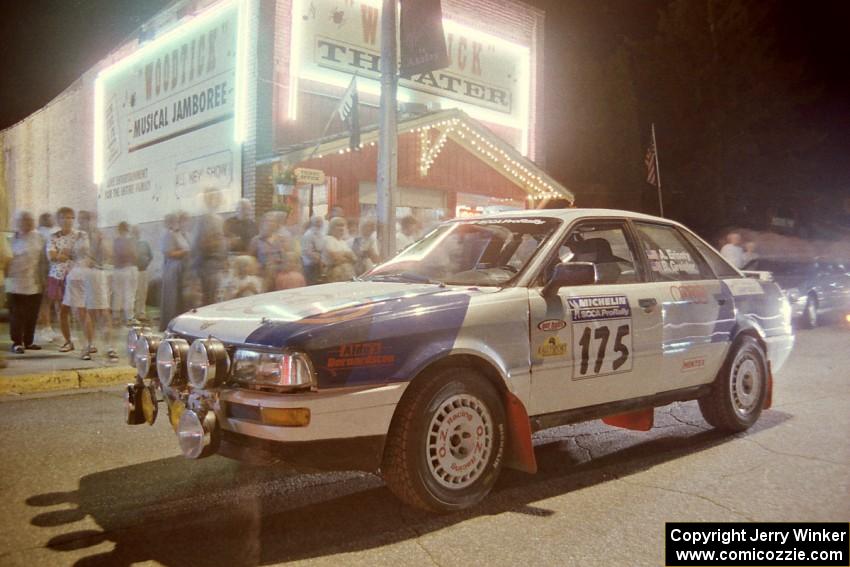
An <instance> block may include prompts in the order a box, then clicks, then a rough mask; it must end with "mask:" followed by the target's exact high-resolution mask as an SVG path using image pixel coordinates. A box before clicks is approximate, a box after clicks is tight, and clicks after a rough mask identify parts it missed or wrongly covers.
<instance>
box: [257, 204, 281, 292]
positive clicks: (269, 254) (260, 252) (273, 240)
mask: <svg viewBox="0 0 850 567" xmlns="http://www.w3.org/2000/svg"><path fill="white" fill-rule="evenodd" d="M278 218H279V217H278V215H277V214H276V213H274V212H271V213H266V214H265V215H263V219H262V221H261V222H260V233H259V234H258V235H257V236H255V237H254V238H252V239H251V243H250V244H249V245H248V254H250V255H251V256H253V257H254V258H256V259H257V262H259V265H260V275H261V276H262V277H263V281H264V283H265V287H266V288H269V289H271V287H272V283H273V282H274V276H275V274H276V273H277V272H279V271H280V270H281V269H282V268H283V254H284V250H283V239H282V238H281V237H280V236H279V234H278V229H279V228H280V227H279V226H278Z"/></svg>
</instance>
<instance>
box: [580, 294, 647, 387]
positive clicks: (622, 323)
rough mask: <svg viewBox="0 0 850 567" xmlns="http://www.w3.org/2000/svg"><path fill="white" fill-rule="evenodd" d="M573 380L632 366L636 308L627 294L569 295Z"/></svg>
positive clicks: (603, 374)
mask: <svg viewBox="0 0 850 567" xmlns="http://www.w3.org/2000/svg"><path fill="white" fill-rule="evenodd" d="M568 301H569V306H570V311H571V313H572V315H571V317H572V339H573V344H572V347H573V348H572V353H573V380H581V379H583V378H595V377H597V376H605V375H608V374H617V373H620V372H629V371H631V369H632V312H631V309H630V308H629V300H628V298H627V297H626V296H625V295H602V296H600V295H595V296H590V297H571V298H569V300H568Z"/></svg>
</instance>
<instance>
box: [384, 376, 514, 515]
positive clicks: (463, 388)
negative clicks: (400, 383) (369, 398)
mask: <svg viewBox="0 0 850 567" xmlns="http://www.w3.org/2000/svg"><path fill="white" fill-rule="evenodd" d="M505 443H506V430H505V410H504V407H503V406H502V402H501V399H500V397H499V394H498V392H497V391H496V389H495V388H494V386H493V385H492V384H491V383H490V382H489V381H488V380H487V378H485V377H484V376H482V375H481V374H480V373H478V372H477V371H475V370H473V369H472V368H466V367H446V368H442V369H439V370H436V371H435V372H433V373H429V374H427V375H423V376H421V377H420V378H418V379H417V380H415V381H414V382H413V383H412V384H411V385H410V386H409V387H408V390H407V392H405V394H404V397H403V398H402V400H401V402H400V403H399V406H398V408H397V409H396V413H395V415H394V416H393V420H392V423H391V424H390V431H389V434H388V435H387V442H386V446H385V448H384V458H383V463H382V465H381V474H382V476H383V477H384V481H385V482H386V483H387V486H388V487H389V489H390V490H391V491H392V493H393V494H395V495H396V496H397V497H398V498H399V499H400V500H402V501H403V502H405V503H406V504H408V505H410V506H413V507H415V508H421V509H424V510H428V511H431V512H439V513H445V512H452V511H455V510H462V509H464V508H469V507H470V506H474V505H475V504H477V503H479V502H480V501H481V500H483V499H484V497H485V496H487V494H488V493H489V492H490V490H491V489H492V488H493V485H494V484H495V483H496V479H497V478H498V477H499V472H500V470H501V468H502V461H503V458H504V451H505Z"/></svg>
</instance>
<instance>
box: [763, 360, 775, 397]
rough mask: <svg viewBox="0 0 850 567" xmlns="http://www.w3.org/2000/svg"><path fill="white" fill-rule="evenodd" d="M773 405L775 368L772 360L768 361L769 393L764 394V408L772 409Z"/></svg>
mask: <svg viewBox="0 0 850 567" xmlns="http://www.w3.org/2000/svg"><path fill="white" fill-rule="evenodd" d="M772 405H773V369H772V368H771V366H770V361H769V360H768V361H767V394H765V396H764V405H763V406H762V409H770V407H771V406H772Z"/></svg>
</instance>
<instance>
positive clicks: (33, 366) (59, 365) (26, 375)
mask: <svg viewBox="0 0 850 567" xmlns="http://www.w3.org/2000/svg"><path fill="white" fill-rule="evenodd" d="M152 311H153V310H152ZM149 314H150V315H156V313H149ZM152 324H154V325H156V324H158V323H157V322H156V321H154V322H153V323H152ZM74 335H75V336H76V333H74ZM113 336H114V340H113V344H112V345H111V346H112V347H113V348H114V349H115V350H117V351H118V354H119V356H120V358H119V360H118V361H117V362H110V361H109V360H108V358H107V356H106V349H105V348H104V347H105V345H104V344H103V341H99V342H97V343H96V345H97V347H98V352H97V353H96V354H93V355H92V360H81V359H80V355H81V354H82V352H81V349H82V348H83V346H84V341H79V340H75V341H74V345H75V346H76V350H73V351H71V352H67V353H63V352H59V344H57V343H46V344H45V343H41V346H42V347H43V348H42V350H38V351H33V350H28V351H26V353H25V354H13V353H12V352H11V350H10V349H11V346H12V343H11V342H10V341H9V323H8V322H7V321H3V322H0V349H2V351H3V356H4V357H5V360H6V362H7V364H8V366H6V368H0V395H10V394H12V395H14V394H29V393H35V392H46V391H51V390H75V389H80V388H96V387H99V386H114V385H118V384H126V383H128V382H133V381H134V380H135V376H136V371H135V369H134V368H133V367H131V366H130V365H129V363H128V361H127V352H126V342H127V328H126V327H121V328H117V327H116V328H115V329H113ZM58 340H59V342H61V339H58Z"/></svg>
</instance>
